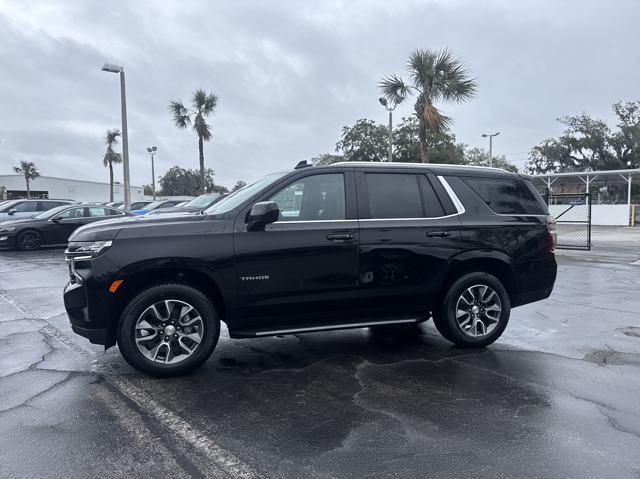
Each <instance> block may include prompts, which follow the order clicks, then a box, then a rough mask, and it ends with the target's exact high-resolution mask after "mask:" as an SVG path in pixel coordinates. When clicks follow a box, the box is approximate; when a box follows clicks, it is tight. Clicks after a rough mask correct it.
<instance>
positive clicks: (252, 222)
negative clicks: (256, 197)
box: [247, 201, 280, 231]
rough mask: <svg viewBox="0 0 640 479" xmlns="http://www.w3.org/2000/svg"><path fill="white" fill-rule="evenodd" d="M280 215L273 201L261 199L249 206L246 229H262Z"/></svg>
mask: <svg viewBox="0 0 640 479" xmlns="http://www.w3.org/2000/svg"><path fill="white" fill-rule="evenodd" d="M279 217H280V209H279V208H278V205H277V204H276V202H275V201H261V202H260V203H256V204H255V205H253V206H252V207H251V211H249V216H248V217H247V231H263V230H264V227H265V226H266V225H268V224H269V223H275V222H276V221H278V218H279Z"/></svg>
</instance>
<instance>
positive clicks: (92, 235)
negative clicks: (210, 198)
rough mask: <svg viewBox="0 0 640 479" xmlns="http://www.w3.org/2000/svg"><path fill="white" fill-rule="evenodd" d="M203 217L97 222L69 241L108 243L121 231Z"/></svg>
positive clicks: (169, 217)
mask: <svg viewBox="0 0 640 479" xmlns="http://www.w3.org/2000/svg"><path fill="white" fill-rule="evenodd" d="M205 218H206V216H204V215H193V214H189V213H187V214H184V213H183V214H166V215H155V216H146V215H145V216H128V217H126V218H114V219H109V220H104V221H98V222H96V223H91V224H88V225H85V226H81V227H80V228H78V229H77V230H75V232H74V233H73V234H72V235H71V237H70V238H69V241H108V240H112V239H114V238H115V237H116V236H117V235H118V233H120V231H122V230H123V229H134V228H141V229H145V228H147V227H154V226H161V227H162V226H166V227H169V228H170V227H172V225H175V224H176V223H182V222H198V221H202V220H203V219H205Z"/></svg>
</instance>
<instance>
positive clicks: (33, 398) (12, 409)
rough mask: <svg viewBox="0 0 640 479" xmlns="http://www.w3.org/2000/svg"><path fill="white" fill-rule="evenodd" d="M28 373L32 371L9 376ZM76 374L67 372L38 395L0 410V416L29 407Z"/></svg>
mask: <svg viewBox="0 0 640 479" xmlns="http://www.w3.org/2000/svg"><path fill="white" fill-rule="evenodd" d="M30 371H33V370H28V369H27V370H24V371H20V372H18V373H14V374H12V375H11V376H15V375H18V374H29V373H30ZM59 372H61V371H56V373H59ZM76 374H79V373H77V372H76V371H72V372H69V373H67V374H66V376H65V377H64V378H63V379H61V380H60V381H56V382H55V383H53V384H52V385H51V386H49V387H47V388H46V389H44V390H42V391H39V392H38V393H36V394H34V395H33V396H30V397H28V398H27V399H25V400H24V401H22V402H20V403H19V404H16V405H15V406H11V407H9V408H6V409H0V415H3V414H6V413H9V412H12V411H14V410H16V409H19V408H21V407H31V404H30V403H31V402H33V401H35V400H36V399H38V398H40V397H42V396H44V395H45V394H47V393H49V392H51V391H54V390H55V389H57V388H59V387H61V386H63V385H64V384H66V383H67V382H68V381H69V380H70V379H71V378H72V377H74V376H75V375H76ZM6 377H9V376H5V378H6ZM5 378H3V380H4V379H5Z"/></svg>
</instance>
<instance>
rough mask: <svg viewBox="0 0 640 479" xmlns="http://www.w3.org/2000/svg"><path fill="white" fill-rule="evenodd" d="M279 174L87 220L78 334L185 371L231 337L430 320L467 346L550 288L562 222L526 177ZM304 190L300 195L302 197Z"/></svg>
mask: <svg viewBox="0 0 640 479" xmlns="http://www.w3.org/2000/svg"><path fill="white" fill-rule="evenodd" d="M303 166H305V165H304V164H303V165H299V167H297V168H296V169H295V170H293V171H290V172H284V173H276V174H272V175H269V176H266V177H265V178H263V179H261V180H260V181H257V182H256V183H254V184H252V185H250V186H247V187H245V188H243V189H241V190H238V191H236V192H235V193H233V194H231V195H229V196H228V197H227V198H225V199H224V200H222V201H220V202H218V203H216V204H215V205H213V206H212V207H210V208H209V209H207V210H206V211H205V212H204V214H202V215H157V216H148V217H144V218H136V219H135V221H131V220H129V219H125V220H123V221H111V222H107V223H102V224H96V225H88V226H85V227H82V228H80V229H78V230H77V231H76V232H75V233H74V234H73V236H72V237H71V238H70V241H69V247H68V249H67V251H66V257H67V259H68V261H69V263H70V282H69V283H68V285H67V286H66V288H65V291H64V302H65V307H66V310H67V313H68V315H69V319H70V321H71V326H72V328H73V330H74V331H75V332H76V333H78V334H80V335H82V336H85V337H87V338H89V340H90V341H91V342H92V343H97V344H102V345H104V346H105V347H107V348H108V347H110V346H113V345H115V344H116V342H117V344H118V346H119V347H120V351H121V352H122V355H123V356H124V358H125V359H126V360H127V361H128V362H129V363H130V364H131V365H132V366H133V367H135V368H137V369H139V370H140V371H143V372H145V373H148V374H151V375H156V376H169V375H177V374H184V373H187V372H189V371H191V370H193V369H194V368H196V367H198V366H199V365H201V364H202V363H203V362H204V361H205V360H206V359H207V358H208V357H209V356H210V354H211V353H212V351H213V350H214V348H215V346H216V343H217V341H218V335H219V334H220V322H221V321H224V322H225V323H226V325H227V328H228V331H229V335H230V336H231V337H232V338H259V337H263V336H269V335H281V334H299V333H306V332H312V331H326V330H331V329H345V328H360V327H365V326H377V325H388V324H401V323H402V324H404V323H419V322H421V321H425V320H427V319H429V318H430V317H433V319H434V322H435V325H436V327H437V328H438V330H439V331H440V333H441V334H442V335H443V336H444V337H445V338H446V339H448V340H449V341H451V342H453V343H455V344H457V345H458V346H461V347H474V348H481V347H485V346H487V345H489V344H491V343H493V342H494V341H496V340H497V339H498V338H499V337H500V335H501V334H502V332H503V331H504V329H505V327H506V326H507V322H508V321H509V316H510V311H511V309H512V308H514V307H516V306H520V305H523V304H526V303H531V302H533V301H538V300H541V299H544V298H547V297H548V296H549V295H550V294H551V291H552V288H553V285H554V282H555V278H556V261H555V257H554V248H555V222H554V220H553V218H552V217H551V216H549V214H548V210H547V206H546V204H545V203H544V201H543V200H542V198H541V197H540V195H539V193H538V192H537V191H536V190H535V188H534V187H533V185H532V184H531V183H530V181H529V180H527V179H525V178H522V177H520V176H519V175H517V174H514V173H509V172H506V171H503V170H498V169H494V168H483V167H463V166H451V165H429V164H426V165H421V164H398V163H356V162H346V163H336V164H334V165H331V166H324V167H303ZM297 192H302V194H300V195H299V194H297Z"/></svg>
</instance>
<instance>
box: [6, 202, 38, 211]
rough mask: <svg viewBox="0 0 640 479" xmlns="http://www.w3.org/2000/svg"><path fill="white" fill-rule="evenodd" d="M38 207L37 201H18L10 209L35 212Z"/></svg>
mask: <svg viewBox="0 0 640 479" xmlns="http://www.w3.org/2000/svg"><path fill="white" fill-rule="evenodd" d="M36 208H37V202H36V201H21V202H20V203H16V204H15V205H13V206H12V207H11V208H10V209H13V210H16V212H17V213H28V212H31V211H33V212H35V211H36Z"/></svg>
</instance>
